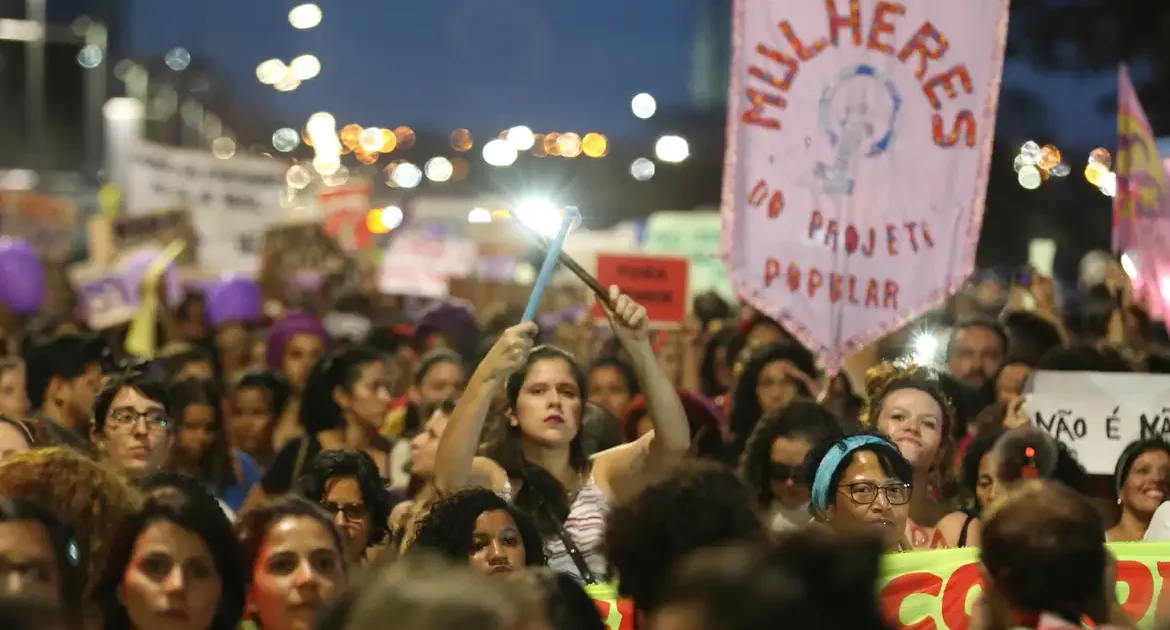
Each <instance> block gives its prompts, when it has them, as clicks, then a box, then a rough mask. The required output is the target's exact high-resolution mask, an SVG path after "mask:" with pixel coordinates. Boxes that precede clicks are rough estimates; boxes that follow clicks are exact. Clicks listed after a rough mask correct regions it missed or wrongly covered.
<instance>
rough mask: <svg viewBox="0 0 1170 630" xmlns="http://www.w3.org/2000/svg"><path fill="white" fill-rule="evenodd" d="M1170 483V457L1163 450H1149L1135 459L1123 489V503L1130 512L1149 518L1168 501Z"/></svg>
mask: <svg viewBox="0 0 1170 630" xmlns="http://www.w3.org/2000/svg"><path fill="white" fill-rule="evenodd" d="M1168 481H1170V455H1167V454H1166V451H1163V450H1161V449H1151V450H1148V451H1146V452H1144V453H1142V454H1141V455H1138V456H1137V457H1136V458H1134V460H1133V465H1132V466H1130V468H1129V474H1128V475H1126V477H1125V485H1123V486H1122V488H1121V503H1122V504H1123V505H1124V506H1125V507H1126V508H1128V509H1129V510H1130V511H1133V512H1136V513H1138V514H1141V515H1144V516H1146V517H1149V516H1151V515H1152V514H1153V513H1154V510H1156V509H1158V506H1159V505H1161V504H1162V501H1165V500H1166V484H1167V482H1168Z"/></svg>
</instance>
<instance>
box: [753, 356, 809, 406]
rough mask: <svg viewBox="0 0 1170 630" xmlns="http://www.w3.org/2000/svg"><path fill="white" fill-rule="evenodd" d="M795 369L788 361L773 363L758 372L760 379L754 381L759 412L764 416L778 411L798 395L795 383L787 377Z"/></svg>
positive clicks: (790, 377) (794, 380)
mask: <svg viewBox="0 0 1170 630" xmlns="http://www.w3.org/2000/svg"><path fill="white" fill-rule="evenodd" d="M795 369H796V368H795V367H793V365H792V364H791V363H789V362H788V361H773V362H771V363H769V364H767V365H765V366H764V369H762V370H760V378H759V380H757V381H756V399H757V400H758V401H759V403H760V411H762V412H763V413H765V414H767V413H770V412H773V411H778V410H780V409H783V408H785V407H787V406H788V404H789V403H791V402H792V401H793V399H795V398H796V396H797V394H798V393H799V390H798V388H797V381H796V379H794V378H793V377H792V376H790V375H789V374H790V373H791V371H792V370H795Z"/></svg>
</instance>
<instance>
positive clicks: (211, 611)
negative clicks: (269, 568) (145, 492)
mask: <svg viewBox="0 0 1170 630" xmlns="http://www.w3.org/2000/svg"><path fill="white" fill-rule="evenodd" d="M246 590H247V578H246V573H245V571H244V564H243V562H242V560H241V554H240V547H239V544H238V543H237V542H236V539H235V534H234V533H233V531H232V526H231V523H230V522H228V520H227V516H225V515H224V513H223V511H222V510H220V507H219V504H218V503H217V502H216V501H215V500H214V499H213V498H212V497H211V496H209V495H206V494H204V495H199V494H195V493H182V492H175V493H171V494H168V495H156V496H154V497H151V498H148V499H147V500H146V503H145V505H143V507H142V509H141V510H139V511H138V513H136V514H134V515H133V516H131V517H130V518H128V519H127V520H125V521H123V523H122V525H121V527H119V528H118V531H117V532H116V533H115V535H114V537H113V540H112V541H111V543H110V554H109V557H108V559H107V562H106V565H105V568H104V569H103V571H102V575H101V577H100V578H99V579H98V582H97V585H96V587H95V589H94V594H93V598H94V600H95V601H96V602H97V605H98V607H99V608H100V609H101V611H102V628H103V630H131V629H137V628H152V629H153V628H168V629H169V630H233V629H234V628H235V627H236V624H237V623H239V620H240V616H241V615H242V614H243V612H244V594H245V592H246Z"/></svg>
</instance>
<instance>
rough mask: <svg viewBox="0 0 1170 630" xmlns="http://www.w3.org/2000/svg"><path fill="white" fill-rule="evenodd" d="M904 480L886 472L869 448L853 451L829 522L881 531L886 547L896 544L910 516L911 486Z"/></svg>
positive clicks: (842, 527)
mask: <svg viewBox="0 0 1170 630" xmlns="http://www.w3.org/2000/svg"><path fill="white" fill-rule="evenodd" d="M905 484H906V480H904V479H897V478H895V477H891V476H889V475H888V474H886V472H885V471H884V470H882V466H881V462H880V461H879V460H878V458H877V456H876V455H874V454H873V453H872V452H870V451H857V452H855V453H854V454H853V458H852V459H851V460H850V462H849V465H848V466H846V467H845V470H844V471H842V473H841V481H840V483H838V485H837V496H836V497H834V501H835V502H834V504H833V505H832V506H831V507H830V508H829V509H830V515H829V517H830V522H831V523H832V525H833V526H834V527H835V528H837V529H839V530H843V531H870V532H872V531H877V532H880V534H881V536H882V538H883V540H885V542H886V548H887V549H895V548H897V546H898V543H900V542H901V541H902V539H903V538H905V531H906V519H907V518H908V517H909V516H910V501H909V499H910V490H909V488H906V487H905ZM871 499H872V500H871ZM899 503H900V504H899Z"/></svg>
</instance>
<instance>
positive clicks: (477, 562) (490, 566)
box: [469, 510, 527, 577]
mask: <svg viewBox="0 0 1170 630" xmlns="http://www.w3.org/2000/svg"><path fill="white" fill-rule="evenodd" d="M469 560H470V562H471V567H472V568H473V569H475V570H476V571H479V572H481V573H485V574H487V575H491V576H502V577H506V576H508V575H511V574H512V573H513V572H515V571H522V570H523V569H524V566H525V564H526V563H527V558H526V556H525V552H524V539H523V538H522V537H521V536H520V528H519V527H517V526H516V521H515V520H514V519H513V518H512V515H511V514H508V512H507V510H488V511H486V512H483V513H481V514H480V515H479V517H478V518H476V519H475V531H474V532H472V534H471V556H470V558H469Z"/></svg>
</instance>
